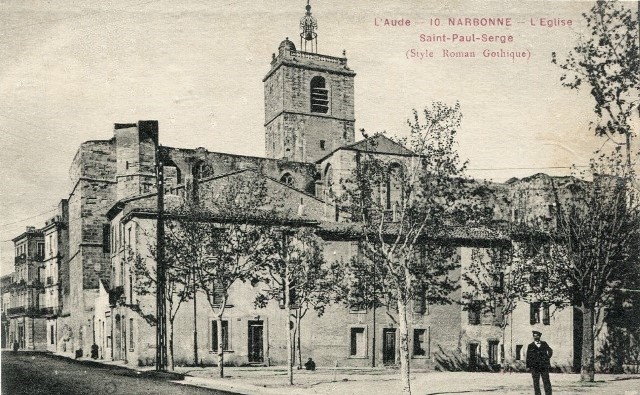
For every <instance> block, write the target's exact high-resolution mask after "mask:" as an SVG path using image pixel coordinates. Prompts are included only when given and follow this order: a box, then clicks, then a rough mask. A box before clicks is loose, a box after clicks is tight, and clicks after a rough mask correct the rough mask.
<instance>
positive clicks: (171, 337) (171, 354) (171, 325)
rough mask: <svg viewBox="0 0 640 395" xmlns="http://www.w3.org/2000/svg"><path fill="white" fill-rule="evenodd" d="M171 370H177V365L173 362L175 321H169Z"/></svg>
mask: <svg viewBox="0 0 640 395" xmlns="http://www.w3.org/2000/svg"><path fill="white" fill-rule="evenodd" d="M169 327H170V328H169V369H171V370H172V371H173V370H175V367H176V366H175V363H174V361H173V320H169Z"/></svg>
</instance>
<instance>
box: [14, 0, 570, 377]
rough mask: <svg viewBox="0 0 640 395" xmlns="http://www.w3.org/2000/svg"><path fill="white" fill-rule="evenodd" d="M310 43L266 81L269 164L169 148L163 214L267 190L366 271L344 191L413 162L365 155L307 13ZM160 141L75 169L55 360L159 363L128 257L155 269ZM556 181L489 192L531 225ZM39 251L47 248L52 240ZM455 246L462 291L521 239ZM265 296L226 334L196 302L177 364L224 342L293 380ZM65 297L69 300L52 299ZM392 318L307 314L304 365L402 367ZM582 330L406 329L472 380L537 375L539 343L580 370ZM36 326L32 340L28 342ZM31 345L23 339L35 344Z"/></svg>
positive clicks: (242, 308) (283, 46)
mask: <svg viewBox="0 0 640 395" xmlns="http://www.w3.org/2000/svg"><path fill="white" fill-rule="evenodd" d="M300 27H301V33H300V41H299V43H298V46H296V44H295V43H294V42H293V41H291V40H289V39H288V38H286V39H284V40H283V41H282V42H281V43H280V44H279V45H278V47H277V52H276V53H274V54H273V56H272V59H271V61H270V64H269V65H266V66H268V70H267V71H266V74H265V76H264V78H263V83H264V99H265V121H264V127H265V157H251V156H240V155H233V154H226V153H218V152H210V151H207V150H205V149H203V148H197V149H184V148H177V147H162V148H161V149H162V157H163V158H162V162H163V174H164V179H163V188H164V193H165V195H164V200H165V207H169V208H170V207H175V206H176V205H179V204H180V203H182V202H185V201H198V202H203V203H205V204H206V202H207V201H209V200H212V199H214V198H215V197H216V196H217V194H218V193H219V192H220V191H221V190H224V188H225V186H228V185H230V184H233V183H236V182H241V181H242V180H246V179H247V178H249V179H251V178H252V177H253V178H256V179H260V182H261V183H263V184H264V185H265V186H266V188H267V190H268V191H269V194H270V196H271V197H272V198H273V199H277V200H278V201H279V204H280V205H281V206H282V207H283V208H284V210H285V212H286V218H287V219H288V220H291V221H296V222H297V223H299V224H303V225H304V226H309V227H312V228H313V229H316V230H317V233H318V234H319V235H321V237H322V239H323V246H324V256H325V260H326V261H327V262H330V261H336V260H340V259H343V260H348V259H351V258H352V257H354V256H357V255H358V240H355V239H353V236H349V235H345V233H344V232H341V231H340V227H341V224H343V223H344V221H345V219H346V216H345V213H343V212H342V211H341V210H340V207H339V206H338V205H337V204H336V203H335V202H334V201H333V198H332V196H333V192H334V191H332V187H333V186H334V185H337V184H338V183H339V181H340V179H341V178H344V177H346V176H348V174H350V173H351V172H352V170H353V169H354V167H355V166H356V164H357V162H358V160H357V158H358V157H359V155H361V154H363V153H367V154H373V155H375V156H376V157H377V158H378V159H380V160H382V161H384V162H385V163H388V164H389V165H390V168H394V166H397V167H398V168H402V166H404V164H405V163H406V161H407V160H408V158H411V157H412V156H413V155H414V153H413V152H412V151H410V150H409V149H407V148H406V147H403V146H402V145H400V144H398V143H396V142H394V141H392V140H391V139H389V138H387V137H385V136H383V135H375V136H372V137H368V138H365V139H364V140H360V141H356V139H355V128H356V126H355V108H354V83H355V76H356V73H355V71H354V70H352V69H351V68H350V67H349V65H348V61H347V58H346V57H345V54H344V53H343V54H342V56H329V55H324V54H320V53H318V52H317V32H316V30H317V21H316V19H315V17H314V16H313V15H312V13H311V6H310V5H308V4H307V6H306V13H305V15H304V16H303V17H302V19H301V21H300ZM274 44H275V43H274ZM265 61H268V59H266V60H265ZM265 63H266V62H265ZM159 140H160V128H159V125H158V122H157V121H148V120H147V121H138V122H136V123H116V124H115V125H114V132H113V137H112V138H111V139H109V140H93V141H87V142H85V143H83V144H82V145H81V146H80V147H79V149H78V151H77V153H76V156H75V158H74V159H73V163H72V166H71V170H70V173H71V178H72V180H73V182H74V184H73V185H74V187H73V189H72V191H70V196H69V198H68V200H65V201H64V215H63V216H60V218H58V219H57V220H56V221H54V222H52V223H51V224H48V225H47V227H46V229H45V233H42V232H40V233H37V235H36V234H35V233H34V235H36V236H37V237H39V238H40V239H38V240H41V239H42V238H43V237H44V236H47V237H48V235H49V234H50V233H52V232H54V230H56V229H60V232H62V230H64V237H63V238H61V240H64V244H60V249H63V247H64V249H66V250H65V251H58V250H57V248H58V244H56V243H55V241H54V242H52V243H53V244H51V246H52V247H50V246H49V244H47V248H50V249H51V251H52V252H51V253H50V254H49V255H50V256H49V255H47V257H48V258H51V263H50V266H51V267H49V268H47V269H43V273H45V272H46V278H47V281H49V282H48V283H47V285H49V286H50V289H49V290H48V292H50V293H51V295H50V296H49V299H47V303H48V304H46V307H47V308H48V309H49V310H48V311H49V313H52V312H53V311H54V306H55V311H56V314H49V315H47V316H46V319H45V317H44V316H43V317H42V319H41V320H40V321H41V323H40V324H39V325H40V326H42V328H43V329H42V330H43V331H46V332H47V333H46V334H44V333H43V334H42V336H40V337H38V336H36V337H35V338H41V339H42V343H43V345H44V342H45V341H46V342H47V344H48V347H49V348H50V349H52V348H53V349H55V350H56V351H57V352H59V353H63V354H67V355H78V354H79V355H82V356H91V353H92V349H93V350H95V351H97V355H94V356H95V357H97V358H99V359H103V360H115V361H123V363H127V364H129V365H133V366H137V365H152V364H153V363H154V358H155V353H156V349H155V347H156V344H155V339H156V337H155V330H156V329H155V326H153V325H152V323H151V320H150V319H149V314H155V294H153V293H152V294H151V295H140V294H139V293H137V292H136V291H135V290H136V286H135V285H136V281H138V280H137V279H136V277H135V275H134V273H133V267H132V263H131V262H132V261H131V259H130V254H131V252H132V251H134V252H136V253H139V254H146V255H145V256H147V259H148V263H149V264H150V265H153V264H154V261H153V251H154V243H155V234H156V229H155V228H156V218H157V208H158V205H157V193H156V159H157V158H156V155H157V153H158V152H159V151H158V149H159V148H158V146H159ZM546 178H548V177H547V176H544V175H536V176H532V177H530V178H528V179H523V180H511V181H510V182H507V183H505V184H492V186H491V188H492V189H493V192H492V193H493V194H494V195H495V196H500V199H495V201H494V206H495V207H494V220H495V221H497V222H502V223H504V224H510V223H515V222H522V221H527V220H528V219H527V216H528V215H530V217H531V218H533V217H534V216H535V215H534V214H536V210H538V211H539V212H537V214H540V213H542V214H543V215H549V213H548V210H549V204H548V202H545V201H534V200H533V198H531V197H530V196H528V195H526V194H523V193H522V191H523V190H526V189H527V188H528V187H529V186H531V185H537V184H540V183H544V182H545V181H544V180H545V179H546ZM567 182H568V181H567ZM394 188H395V187H394V185H392V184H389V185H385V186H384V193H382V194H381V196H382V198H383V199H385V204H386V206H387V208H388V209H389V210H393V207H394V202H395V201H396V200H397V199H398V193H397V191H396V190H395V189H394ZM537 214H536V215H537ZM301 226H302V225H301ZM21 237H22V236H21ZM61 237H62V236H61ZM54 239H55V238H54ZM20 240H22V239H20ZM20 240H17V241H20ZM52 240H53V239H52ZM41 241H42V243H43V248H44V242H45V240H41ZM450 242H451V243H452V244H453V245H454V246H455V250H456V253H455V254H454V257H453V259H454V260H456V262H457V263H459V269H457V271H456V272H455V273H452V276H454V277H456V278H459V277H460V274H461V270H464V268H465V267H467V266H468V264H469V262H470V259H471V250H472V248H477V247H492V246H500V245H509V244H511V243H512V239H511V237H510V235H509V234H508V232H506V233H505V232H500V231H477V232H476V231H472V230H469V231H463V232H461V233H460V234H457V235H456V236H455V237H454V238H453V239H452V240H450ZM34 248H35V247H34ZM54 250H55V251H54ZM21 256H22V255H21ZM56 257H64V262H60V263H57V262H58V260H57V258H56ZM20 259H22V258H20ZM16 262H18V256H16ZM21 262H22V261H21ZM55 265H59V269H56V266H55ZM43 267H44V266H43ZM47 267H48V266H47ZM29 273H31V272H29ZM49 278H51V280H49ZM58 282H60V285H59V286H58V285H56V284H58ZM29 284H30V283H28V282H27V285H29ZM54 285H55V286H54ZM256 287H260V284H254V285H252V284H249V283H239V284H236V285H234V286H233V288H232V289H231V292H230V297H229V300H228V301H227V306H226V312H225V315H224V321H223V325H222V333H218V329H217V326H216V322H215V320H216V315H215V314H214V311H213V310H212V309H211V307H210V305H209V303H208V302H207V299H206V296H205V295H203V294H200V293H198V294H197V295H196V296H197V298H196V300H188V301H185V302H184V303H183V304H182V305H181V307H180V308H179V309H178V311H177V313H176V315H175V317H174V326H173V340H172V342H173V347H174V355H175V364H176V365H185V364H194V363H204V364H214V363H216V359H217V351H218V350H217V347H218V340H219V339H220V337H221V338H222V340H223V341H222V344H223V347H224V351H225V361H226V362H227V363H229V364H234V365H247V364H254V365H270V364H286V361H287V348H286V344H287V341H286V336H287V334H286V333H287V331H286V328H287V326H288V325H289V317H288V314H287V313H286V312H285V311H284V310H282V309H281V308H280V306H278V303H277V302H275V301H272V302H270V303H269V304H268V305H267V307H265V308H258V307H256V306H255V304H254V299H255V295H256V292H257V290H258V289H257V288H256ZM54 292H56V293H57V292H62V293H63V294H62V295H60V296H59V297H57V296H55V297H54V296H53V295H54ZM461 292H462V290H457V291H454V294H453V295H452V299H454V300H461V297H462V293H461ZM60 304H64V305H60ZM16 311H17V310H16ZM57 312H59V313H60V314H59V316H58V315H57ZM16 314H17V313H16ZM394 314H395V313H394V312H393V311H389V310H387V309H386V308H382V307H381V308H377V309H361V308H359V307H358V306H351V307H350V306H345V305H344V304H334V305H331V306H329V307H328V308H327V309H326V310H325V312H324V314H323V315H322V316H321V317H318V316H317V315H316V314H314V313H313V312H309V313H308V315H307V316H306V317H305V318H304V321H303V322H302V327H301V333H300V346H301V355H302V357H303V359H304V360H306V359H307V358H309V357H311V358H313V360H314V361H316V363H317V365H318V366H363V367H364V366H372V365H374V366H382V365H395V364H397V362H398V360H399V351H398V346H399V336H398V331H399V329H398V324H397V322H396V321H397V320H396V319H395V318H394ZM574 320H575V317H574V312H573V310H571V309H567V310H565V311H561V312H558V313H557V314H549V313H548V311H547V310H545V309H544V306H541V305H539V304H538V305H535V309H534V308H533V307H531V308H530V306H529V305H528V304H523V306H522V307H521V308H519V309H518V310H516V312H514V314H513V318H512V320H511V324H510V325H509V326H508V328H507V330H505V329H504V328H502V329H501V328H499V327H498V326H496V325H495V317H488V316H480V315H477V314H475V313H473V312H467V311H466V310H464V309H463V307H462V306H461V305H459V304H456V303H454V304H449V305H427V304H426V303H424V301H421V300H416V301H414V302H413V303H412V305H411V314H410V317H409V328H410V333H409V335H410V346H409V350H410V354H411V355H410V357H411V359H412V362H411V363H412V366H415V367H419V368H430V369H432V368H436V367H440V368H443V369H444V368H447V366H449V367H451V366H455V361H458V362H459V361H463V362H465V363H464V365H465V366H475V365H476V363H480V362H481V361H482V363H484V364H486V365H489V366H495V365H499V364H500V363H502V362H504V361H514V362H515V363H517V361H518V360H523V359H524V355H523V351H522V345H524V344H527V343H528V342H530V333H531V330H532V329H536V330H541V331H542V332H544V333H545V339H547V340H548V341H549V342H550V343H553V344H557V345H558V347H557V348H556V349H555V353H554V360H555V361H556V362H557V364H558V365H567V366H571V365H573V364H574V359H575V358H576V354H575V352H574V342H573V338H574V333H573V331H574V327H575V325H574ZM12 325H13V324H12ZM25 325H26V326H25V328H26V329H25V330H27V329H29V328H30V327H29V326H28V324H25ZM12 328H13V326H12ZM20 330H21V329H20V327H18V329H17V331H16V335H15V336H16V338H17V339H20V341H22V342H28V341H29V340H28V339H29V337H28V336H26V337H25V336H24V335H23V334H22V332H20ZM195 343H197V348H195V349H194V344H195ZM578 349H579V347H578ZM448 364H453V365H448Z"/></svg>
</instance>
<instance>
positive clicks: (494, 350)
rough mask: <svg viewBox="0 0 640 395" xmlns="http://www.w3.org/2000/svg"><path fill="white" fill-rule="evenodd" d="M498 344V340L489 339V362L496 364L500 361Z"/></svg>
mask: <svg viewBox="0 0 640 395" xmlns="http://www.w3.org/2000/svg"><path fill="white" fill-rule="evenodd" d="M498 344H500V342H499V341H497V340H489V364H490V365H496V364H497V363H498Z"/></svg>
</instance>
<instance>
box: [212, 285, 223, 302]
mask: <svg viewBox="0 0 640 395" xmlns="http://www.w3.org/2000/svg"><path fill="white" fill-rule="evenodd" d="M211 296H212V298H213V305H214V306H220V305H221V304H222V299H223V298H224V288H223V287H222V284H220V282H219V281H216V282H215V283H214V285H213V295H211Z"/></svg>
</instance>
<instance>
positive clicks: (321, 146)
mask: <svg viewBox="0 0 640 395" xmlns="http://www.w3.org/2000/svg"><path fill="white" fill-rule="evenodd" d="M320 149H321V150H323V151H324V150H325V141H324V140H320Z"/></svg>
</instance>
